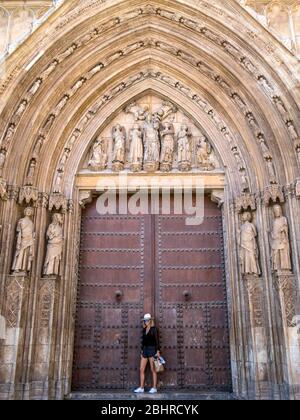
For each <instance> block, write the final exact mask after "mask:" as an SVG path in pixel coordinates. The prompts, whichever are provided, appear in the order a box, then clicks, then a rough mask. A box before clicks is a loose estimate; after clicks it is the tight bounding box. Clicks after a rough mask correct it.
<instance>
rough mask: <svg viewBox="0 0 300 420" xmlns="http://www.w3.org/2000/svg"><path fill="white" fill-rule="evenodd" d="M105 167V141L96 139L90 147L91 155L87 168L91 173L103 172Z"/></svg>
mask: <svg viewBox="0 0 300 420" xmlns="http://www.w3.org/2000/svg"><path fill="white" fill-rule="evenodd" d="M106 166H107V151H106V146H105V140H104V139H103V138H101V137H100V138H98V139H97V140H95V142H94V144H93V146H92V155H91V158H90V160H89V162H88V167H89V168H91V169H92V170H93V171H104V170H105V169H106Z"/></svg>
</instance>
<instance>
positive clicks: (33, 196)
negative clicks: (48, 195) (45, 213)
mask: <svg viewBox="0 0 300 420" xmlns="http://www.w3.org/2000/svg"><path fill="white" fill-rule="evenodd" d="M38 197H39V190H38V189H37V188H34V187H32V186H30V185H25V187H22V188H20V193H19V204H23V203H24V202H25V203H26V204H27V205H28V204H30V203H33V205H34V206H36V203H37V201H38Z"/></svg>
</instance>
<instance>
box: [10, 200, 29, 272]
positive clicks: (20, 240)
mask: <svg viewBox="0 0 300 420" xmlns="http://www.w3.org/2000/svg"><path fill="white" fill-rule="evenodd" d="M24 216H25V217H24V218H22V219H20V220H19V222H18V225H17V245H16V252H15V257H14V262H13V267H12V270H13V272H14V273H24V274H26V273H29V272H30V271H31V267H32V262H33V260H34V241H35V232H34V224H33V221H32V217H33V209H32V208H30V207H27V208H26V209H25V210H24Z"/></svg>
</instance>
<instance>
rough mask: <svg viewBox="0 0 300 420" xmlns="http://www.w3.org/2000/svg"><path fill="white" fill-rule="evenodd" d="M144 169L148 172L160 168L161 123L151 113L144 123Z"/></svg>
mask: <svg viewBox="0 0 300 420" xmlns="http://www.w3.org/2000/svg"><path fill="white" fill-rule="evenodd" d="M143 134H144V145H145V156H144V169H145V170H146V171H148V172H155V171H158V169H159V158H160V141H159V123H158V122H157V121H153V117H152V115H151V114H149V115H148V116H147V120H146V122H145V124H144V133H143Z"/></svg>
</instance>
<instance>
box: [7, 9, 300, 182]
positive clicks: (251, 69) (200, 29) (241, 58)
mask: <svg viewBox="0 0 300 420" xmlns="http://www.w3.org/2000/svg"><path fill="white" fill-rule="evenodd" d="M89 7H90V5H89ZM76 13H78V11H77V10H76ZM143 15H155V16H158V17H161V18H163V19H164V20H168V21H170V22H172V23H178V24H179V25H181V26H183V27H185V28H187V29H189V30H192V31H194V32H197V34H198V35H199V36H201V37H205V38H206V40H209V41H211V42H213V43H214V44H216V45H217V46H218V47H220V48H221V49H222V50H223V51H224V52H226V53H227V54H229V55H230V56H231V57H232V58H234V59H235V60H236V61H237V62H238V63H239V64H240V65H241V66H242V67H243V68H244V69H245V70H246V71H247V72H248V73H250V74H251V75H252V76H253V77H254V78H255V80H256V81H257V83H258V85H259V86H261V89H262V90H263V92H264V93H265V94H266V96H267V97H268V98H269V99H270V100H271V101H272V102H273V103H274V107H275V108H276V109H277V111H278V112H279V114H280V115H281V116H282V118H283V120H284V122H285V124H286V126H287V130H288V132H289V133H290V137H291V139H292V140H293V141H294V144H295V150H296V152H297V156H298V157H299V156H300V142H299V134H298V132H297V128H296V127H295V124H294V123H293V119H292V117H291V115H290V114H289V112H288V107H287V105H286V103H285V102H284V100H283V99H282V97H283V95H282V94H281V92H280V90H279V89H278V88H277V86H276V85H275V83H274V82H273V81H272V80H270V79H268V78H267V77H266V76H265V75H264V74H262V71H261V70H260V68H259V65H257V64H256V63H254V62H253V61H252V60H251V59H249V58H248V57H247V54H246V53H245V52H244V51H242V50H241V48H240V47H239V46H237V45H233V44H232V42H231V41H229V40H228V39H226V38H224V36H223V35H219V34H218V33H217V32H215V31H214V30H212V29H210V28H208V27H206V26H203V24H202V23H201V22H198V21H196V20H191V19H190V18H189V17H188V16H183V15H178V14H177V13H175V12H173V11H171V10H168V9H163V8H156V7H155V6H149V5H147V6H141V7H140V8H137V9H134V10H132V11H130V12H127V13H125V14H124V15H121V16H119V17H115V18H111V19H110V20H108V21H106V22H103V23H102V24H101V25H100V26H99V27H98V28H94V29H93V30H92V31H90V32H89V33H88V34H86V35H84V36H81V37H80V38H78V39H77V40H75V41H74V42H73V43H72V44H71V45H70V46H69V47H68V48H67V49H65V50H64V51H63V52H62V53H60V54H58V55H57V56H56V57H55V58H54V59H53V60H52V62H51V63H49V65H48V66H47V67H46V68H45V69H44V70H43V71H42V72H41V74H40V75H39V76H38V77H37V79H36V80H35V81H34V82H33V84H32V85H31V86H30V87H29V88H28V90H27V92H26V94H25V95H24V97H23V98H22V99H21V100H20V103H19V105H18V106H17V107H16V109H15V111H14V114H13V117H12V118H11V120H10V121H9V123H8V126H7V129H6V130H5V133H4V136H3V139H2V146H1V147H2V151H3V153H6V152H7V149H8V147H9V144H10V143H11V140H12V137H13V135H14V133H15V131H16V128H17V125H18V124H19V122H20V119H21V118H22V116H23V115H24V113H25V111H26V109H28V106H29V103H30V101H31V100H32V99H33V97H34V96H35V95H36V94H37V92H38V91H39V89H40V87H41V85H42V84H43V83H44V82H45V80H46V79H47V78H48V77H49V76H50V75H51V74H52V72H53V71H54V70H56V68H57V67H58V66H59V65H60V64H61V63H62V62H63V61H64V60H66V59H67V58H68V57H70V56H71V55H72V54H74V53H75V52H76V51H78V50H79V49H80V48H81V47H83V46H86V45H88V44H89V43H90V42H92V41H94V40H95V39H97V38H98V37H100V36H103V34H104V33H105V32H106V31H107V30H110V29H112V28H114V27H117V26H118V25H120V24H121V23H125V22H126V21H130V20H133V19H136V18H138V17H140V16H143ZM149 47H152V48H153V47H155V48H158V49H160V50H162V51H166V52H168V53H171V54H173V55H175V56H176V57H177V58H179V59H181V60H183V61H185V62H187V63H189V64H190V65H193V66H195V67H197V68H198V69H199V71H200V72H202V73H203V74H206V76H207V77H210V78H211V79H212V80H214V81H215V82H216V83H218V85H219V86H220V87H221V88H222V89H223V90H224V91H225V92H226V93H227V94H228V95H229V96H230V97H231V98H232V100H233V101H234V102H235V103H236V104H237V105H238V106H239V107H240V108H241V110H242V112H243V113H244V114H245V115H246V117H247V119H248V121H249V125H250V128H252V129H253V130H254V132H255V136H256V137H257V136H258V135H259V136H260V137H258V141H259V144H260V145H261V146H262V150H263V154H264V157H265V161H266V167H267V171H268V173H269V178H270V182H271V183H276V182H277V176H276V171H275V167H274V163H273V157H272V155H271V154H270V153H269V152H267V153H266V151H267V150H268V144H267V142H266V140H265V137H264V133H263V132H262V130H261V129H260V128H259V127H257V121H256V119H255V117H254V116H253V114H252V112H251V110H250V109H249V107H248V106H247V103H246V101H245V99H244V98H242V97H241V96H240V94H239V93H237V92H236V91H235V90H234V89H232V88H231V87H230V84H229V83H228V81H227V80H225V79H224V78H222V77H221V76H220V75H218V74H217V73H215V71H214V70H213V69H212V68H210V67H209V66H208V65H207V64H206V63H204V62H202V61H201V60H200V59H198V58H197V57H194V56H192V55H191V54H190V53H187V52H185V51H182V50H179V49H177V48H175V47H173V46H172V45H169V44H167V43H164V42H160V41H155V40H141V41H138V42H135V43H133V44H131V45H128V46H127V47H125V48H124V49H122V50H120V51H116V52H113V53H111V54H110V55H109V56H107V57H105V58H104V59H103V60H102V62H101V63H99V64H97V65H96V66H94V67H93V68H91V69H90V71H89V72H88V73H87V74H85V75H83V76H82V77H81V78H79V79H78V80H77V81H76V82H75V83H74V85H73V86H71V87H70V89H69V90H68V91H67V92H65V93H64V94H63V96H62V98H61V100H60V101H59V102H58V103H57V105H56V106H55V108H54V109H53V112H51V114H50V115H49V116H48V118H47V119H46V120H45V123H44V124H43V127H42V128H41V130H40V133H39V135H38V138H37V141H36V146H35V152H34V156H35V157H33V159H38V155H39V152H40V150H41V147H42V145H43V143H44V142H45V139H46V136H47V133H48V132H49V130H50V129H51V127H52V125H53V123H54V120H55V118H56V117H57V116H58V115H59V114H60V112H61V111H62V110H63V109H64V108H65V106H66V104H67V103H68V101H69V100H70V98H71V97H72V96H74V95H75V94H76V93H77V92H78V91H79V90H80V89H81V87H82V86H83V85H84V84H85V83H86V82H87V81H88V80H90V79H91V78H92V77H93V76H94V75H95V74H97V73H99V72H100V71H101V70H102V69H103V68H105V67H107V66H109V65H110V64H112V63H114V62H116V60H118V59H121V58H123V57H124V56H125V55H127V54H129V53H132V52H135V51H137V50H139V49H141V48H149ZM267 155H268V156H267ZM31 164H32V166H31V171H33V166H34V163H33V162H31ZM29 182H31V180H30V177H29Z"/></svg>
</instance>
